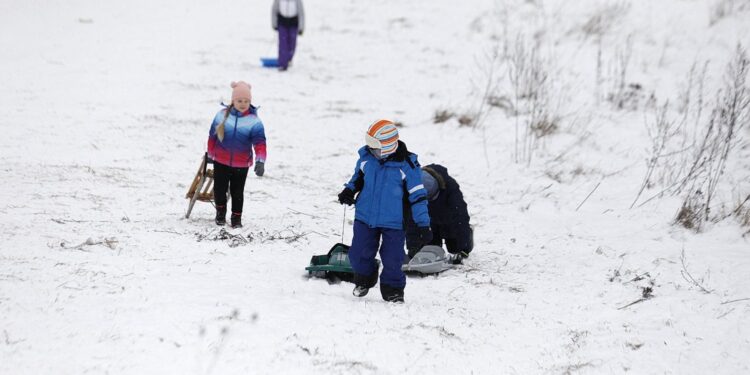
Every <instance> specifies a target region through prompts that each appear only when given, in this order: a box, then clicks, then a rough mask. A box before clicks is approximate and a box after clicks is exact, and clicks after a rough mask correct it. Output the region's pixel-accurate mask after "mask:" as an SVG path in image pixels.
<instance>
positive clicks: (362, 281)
mask: <svg viewBox="0 0 750 375" xmlns="http://www.w3.org/2000/svg"><path fill="white" fill-rule="evenodd" d="M379 271H380V264H378V268H376V269H375V272H373V273H372V275H368V276H364V275H360V274H358V273H355V274H354V280H353V281H354V290H353V291H352V294H353V295H355V296H357V297H364V296H366V295H367V292H368V291H370V288H372V287H374V286H375V284H377V283H378V273H379Z"/></svg>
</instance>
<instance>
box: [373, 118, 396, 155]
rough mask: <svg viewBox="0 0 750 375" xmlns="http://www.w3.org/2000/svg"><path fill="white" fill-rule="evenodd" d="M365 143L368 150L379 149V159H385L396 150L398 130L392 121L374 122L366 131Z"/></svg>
mask: <svg viewBox="0 0 750 375" xmlns="http://www.w3.org/2000/svg"><path fill="white" fill-rule="evenodd" d="M365 142H366V143H367V145H368V146H370V148H376V149H380V155H381V157H386V156H388V155H390V154H392V153H394V152H396V149H397V148H398V128H396V125H395V124H394V123H393V121H389V120H378V121H375V122H373V123H372V125H370V127H369V128H368V129H367V134H366V135H365Z"/></svg>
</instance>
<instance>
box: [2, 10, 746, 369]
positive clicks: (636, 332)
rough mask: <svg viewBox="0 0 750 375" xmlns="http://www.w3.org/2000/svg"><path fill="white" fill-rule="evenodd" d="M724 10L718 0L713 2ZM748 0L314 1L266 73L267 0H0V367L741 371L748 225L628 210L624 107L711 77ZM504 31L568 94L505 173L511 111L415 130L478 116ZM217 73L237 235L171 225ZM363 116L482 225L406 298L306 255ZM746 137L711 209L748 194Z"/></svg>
mask: <svg viewBox="0 0 750 375" xmlns="http://www.w3.org/2000/svg"><path fill="white" fill-rule="evenodd" d="M709 3H710V4H709ZM722 3H731V4H734V5H733V8H732V11H731V12H728V13H727V14H726V16H724V17H721V18H717V17H716V16H715V14H716V10H717V9H719V8H717V4H722ZM747 8H748V7H747V6H746V5H745V3H743V2H741V1H734V2H726V1H724V2H700V1H685V0H669V1H660V2H636V1H631V2H623V1H617V2H614V1H593V0H591V1H582V2H576V3H575V5H573V4H572V3H571V2H564V1H537V2H527V1H495V2H493V1H488V0H482V1H474V2H470V3H466V4H457V3H455V2H449V1H444V0H438V1H429V2H428V1H412V2H402V1H395V0H386V1H378V2H371V1H364V0H352V1H345V2H326V1H308V2H306V11H307V17H308V30H307V31H306V33H305V35H304V36H303V37H302V38H301V39H300V41H299V47H298V54H297V56H296V57H295V63H294V66H293V67H292V68H291V69H290V70H289V71H288V72H285V73H279V72H276V71H273V70H266V69H263V68H261V67H259V64H258V57H261V56H272V55H274V54H275V53H274V49H275V37H274V35H273V33H272V32H271V29H270V19H269V10H270V2H261V1H250V2H238V1H234V0H220V1H216V2H200V1H173V0H164V1H161V2H156V3H155V2H149V1H142V0H136V1H131V2H127V3H115V2H109V1H105V2H94V1H88V0H74V1H68V2H62V1H51V2H50V1H46V2H42V1H38V0H33V1H27V2H23V3H18V2H16V3H10V2H6V3H2V4H0V21H2V22H0V56H2V58H0V81H1V82H2V83H3V84H2V88H0V103H2V104H0V128H1V129H2V133H3V137H0V155H1V156H2V161H3V163H2V166H1V167H0V176H2V177H3V181H4V182H5V183H4V184H3V185H2V187H0V224H1V225H2V231H1V232H0V233H2V241H0V373H3V374H5V373H8V374H41V373H50V374H52V373H54V374H78V373H118V374H119V373H128V374H143V373H180V374H184V373H191V374H208V373H213V374H233V373H321V374H322V373H326V374H330V373H363V374H370V373H372V374H375V373H377V374H397V373H415V374H421V373H438V374H443V373H445V374H448V373H480V374H485V373H511V374H534V373H544V374H547V373H549V374H561V373H582V374H583V373H589V374H599V373H626V372H628V373H636V374H651V373H675V374H688V373H695V374H698V373H721V374H737V373H746V372H748V371H750V360H748V359H747V355H746V353H748V352H750V339H748V337H750V301H749V300H747V298H750V280H748V278H747V273H748V270H750V251H749V249H750V246H748V243H747V236H745V237H743V236H742V233H743V232H744V231H747V228H746V227H744V228H742V227H740V226H739V225H738V223H737V222H736V221H734V220H732V219H728V220H724V221H722V222H719V223H718V224H713V225H710V226H709V227H708V228H707V229H706V230H704V231H703V233H700V234H696V233H694V232H692V231H689V230H685V229H682V228H680V227H676V226H673V225H671V224H670V223H671V221H672V219H673V218H674V215H675V213H676V212H677V209H678V208H679V207H680V204H681V201H680V199H679V198H678V197H671V196H665V197H662V198H657V199H654V200H652V201H650V202H648V203H647V204H644V205H639V206H637V207H634V208H633V209H629V207H630V205H631V203H632V202H633V200H634V198H635V197H636V195H637V193H638V190H639V187H640V184H641V181H642V179H643V176H644V174H645V173H646V167H645V162H644V160H646V158H648V156H649V154H648V147H649V138H648V134H647V131H646V126H645V125H644V123H645V121H646V120H645V119H647V118H651V117H652V113H653V108H655V107H657V106H658V105H659V104H660V103H663V102H664V101H665V100H668V99H670V100H672V101H673V102H676V101H677V100H678V99H677V98H678V97H679V93H680V90H682V89H683V88H684V85H685V81H686V79H685V77H686V75H687V73H688V72H689V70H690V67H691V66H692V64H693V63H694V62H696V61H697V62H698V64H702V63H703V62H705V61H709V62H710V64H709V68H708V70H707V79H706V86H707V87H706V92H707V93H708V92H714V91H715V90H716V89H717V88H719V87H720V84H721V74H722V72H723V70H724V67H725V65H726V63H727V62H728V61H729V60H730V59H731V58H732V56H733V53H734V51H735V47H736V45H737V43H742V44H743V45H744V46H748V45H750V38H748V35H750V22H748V21H747V15H748V14H749V12H748V11H750V9H747ZM517 40H526V41H529V43H530V44H534V43H537V45H539V46H540V51H543V53H544V56H549V62H550V63H553V64H551V65H552V67H551V68H550V71H551V72H552V74H551V81H552V82H553V83H554V84H555V89H554V91H552V90H550V92H551V93H552V92H553V93H554V94H555V97H556V98H559V99H560V101H561V103H562V104H561V105H560V111H559V114H560V117H561V120H560V129H559V131H558V132H556V133H555V134H552V135H550V136H547V137H544V138H543V139H542V140H541V141H540V143H539V145H538V147H537V148H536V149H535V151H534V154H533V157H532V158H531V161H530V162H529V163H528V164H527V163H516V162H514V156H516V154H515V153H514V150H515V148H516V143H515V138H514V130H515V124H516V120H517V118H516V117H514V116H512V115H509V114H508V113H509V112H508V111H507V110H505V111H504V110H502V109H493V110H492V111H490V112H485V113H486V116H485V117H484V118H483V119H484V120H483V123H482V124H481V126H478V127H476V128H471V127H464V126H460V125H459V123H458V121H457V118H456V117H454V118H452V119H450V120H448V121H447V122H444V123H440V124H434V123H433V117H434V115H435V113H436V111H438V110H446V111H449V112H452V113H455V114H456V115H460V114H464V113H471V111H476V110H477V108H478V105H479V104H478V103H479V102H480V101H481V96H482V88H483V87H484V84H485V83H486V81H487V79H488V78H487V77H488V76H487V71H488V67H489V66H490V65H488V57H487V56H488V55H487V54H488V53H489V51H491V49H492V48H494V47H498V48H500V49H503V48H506V51H507V50H509V49H508V48H510V50H512V48H513V47H514V46H517V44H514V41H517ZM628 45H630V47H629V48H628ZM627 51H629V54H630V56H631V57H630V60H629V70H628V74H627V80H626V81H625V82H626V83H627V84H628V85H630V84H638V85H639V86H640V87H641V89H638V90H635V92H634V93H633V96H632V97H629V101H628V105H629V106H631V107H628V108H623V109H616V108H613V105H612V102H611V101H609V100H607V94H608V93H610V91H611V89H612V88H613V87H614V86H613V85H615V83H616V80H617V72H618V62H622V58H621V57H619V56H622V54H623V53H626V52H627ZM597 61H599V63H597ZM497 74H505V73H502V72H500V73H497ZM238 79H244V80H247V81H248V82H251V83H252V85H253V95H254V102H255V103H256V104H257V105H260V106H261V109H260V117H261V118H262V119H263V121H264V123H265V126H266V130H267V136H268V147H269V157H268V164H267V174H266V176H264V177H263V178H256V177H254V176H251V177H249V178H248V182H247V185H246V192H245V218H244V222H245V224H246V225H245V227H244V228H242V229H241V230H231V231H230V232H231V234H233V235H239V236H242V237H244V238H246V239H249V238H252V240H248V242H247V243H233V242H232V241H231V240H226V239H224V240H223V239H221V236H220V234H219V229H218V228H216V226H215V225H213V221H212V217H213V212H212V207H211V206H210V205H207V204H201V203H199V204H197V205H196V208H195V209H194V211H193V214H192V216H191V218H190V219H188V220H186V219H184V218H183V217H184V214H185V211H186V208H187V201H186V200H185V199H184V194H185V191H186V190H187V185H188V184H189V182H190V181H191V179H192V178H193V175H194V173H195V170H196V168H197V167H198V162H199V158H200V157H201V155H202V153H203V151H204V149H205V141H206V135H207V131H208V126H209V124H210V120H211V118H212V116H213V114H214V113H215V112H216V111H217V110H218V108H219V107H218V104H219V102H220V101H222V100H227V99H228V96H229V94H230V89H229V82H230V81H232V80H238ZM501 81H502V80H501ZM615 86H616V85H615ZM628 87H631V86H628ZM501 91H502V90H501ZM651 97H653V98H654V99H650V98H651ZM508 98H510V99H508ZM508 98H505V99H508V100H511V101H512V95H511V96H508ZM634 98H635V99H634ZM563 99H564V100H563ZM636 99H637V100H636ZM649 102H651V104H649ZM649 106H650V107H649ZM626 107H627V106H626ZM485 111H487V109H486V107H485ZM649 116H651V117H649ZM378 118H390V119H393V120H396V121H399V122H401V123H402V124H403V127H402V128H401V129H400V134H401V139H403V140H404V141H405V142H406V143H407V144H408V145H409V148H410V149H411V150H413V151H414V152H415V153H417V154H418V155H419V157H420V161H421V162H422V163H423V164H427V163H432V162H436V163H441V164H444V165H445V166H447V167H448V168H449V170H450V171H451V173H452V174H453V175H455V177H456V179H457V180H458V181H459V183H460V184H461V186H462V189H463V190H464V193H465V196H466V197H467V201H468V204H469V209H470V213H471V214H472V222H473V223H474V225H475V231H476V239H475V242H476V250H475V252H474V253H472V256H471V257H470V258H469V259H468V260H467V261H466V262H465V264H464V265H463V266H460V267H457V268H456V269H454V270H450V271H447V272H445V273H442V274H440V275H438V276H430V277H424V278H420V277H410V278H409V279H408V281H407V287H406V303H405V304H403V305H389V304H386V303H384V302H383V301H382V300H381V299H380V297H379V295H378V293H371V294H370V295H368V296H367V297H366V298H364V299H356V298H355V297H353V296H352V295H351V288H352V285H351V284H347V283H341V284H334V285H328V284H327V283H326V282H325V281H323V280H319V279H308V278H307V277H306V276H305V273H304V272H303V270H304V267H305V265H306V264H307V262H308V261H309V259H310V257H311V256H312V255H316V254H321V253H324V252H326V251H327V250H328V249H329V248H330V247H331V246H332V245H333V244H334V243H336V242H339V241H341V236H342V233H341V231H342V221H344V220H345V230H344V233H343V238H344V242H346V243H349V242H350V241H351V220H352V218H353V212H352V210H351V209H349V210H346V211H345V210H344V208H342V207H341V206H340V205H338V204H337V203H336V201H335V196H336V194H337V193H338V191H339V190H340V189H341V184H343V183H344V182H345V181H346V179H347V178H348V177H349V174H350V173H351V171H352V168H353V167H354V162H355V161H356V149H357V148H358V147H359V146H360V145H361V144H362V133H363V132H364V131H365V130H366V127H367V126H368V125H369V124H370V123H371V122H372V121H374V120H375V119H378ZM741 136H742V137H743V141H742V142H741V143H740V144H739V146H738V147H737V149H736V154H733V155H735V156H734V158H733V159H731V160H730V164H729V167H728V171H727V176H728V177H727V181H726V183H725V185H723V190H721V194H722V198H723V199H725V200H726V201H727V202H731V201H732V199H733V194H736V195H741V196H744V195H747V194H748V192H750V173H748V172H749V171H750V166H749V165H748V164H747V160H750V159H748V152H749V150H750V148H748V143H747V140H748V139H750V133H749V132H748V128H745V129H744V130H743V133H742V135H741ZM658 191H659V188H658V187H653V188H651V189H649V190H647V191H646V194H644V196H643V198H642V199H641V200H640V202H643V201H645V200H646V199H647V198H648V197H651V196H654V195H655V194H656V193H658ZM640 202H639V203H640ZM344 215H345V217H344ZM642 298H643V301H641V302H638V303H636V304H633V305H629V304H631V303H633V302H636V301H639V300H641V299H642ZM743 353H745V354H743Z"/></svg>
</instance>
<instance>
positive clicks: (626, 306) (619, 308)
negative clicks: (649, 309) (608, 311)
mask: <svg viewBox="0 0 750 375" xmlns="http://www.w3.org/2000/svg"><path fill="white" fill-rule="evenodd" d="M647 299H648V298H639V299H637V300H635V301H633V302H630V303H629V304H627V305H625V306H622V307H618V308H617V309H618V310H622V309H625V308H628V307H630V306H633V305H635V304H636V303H641V302H643V301H645V300H647Z"/></svg>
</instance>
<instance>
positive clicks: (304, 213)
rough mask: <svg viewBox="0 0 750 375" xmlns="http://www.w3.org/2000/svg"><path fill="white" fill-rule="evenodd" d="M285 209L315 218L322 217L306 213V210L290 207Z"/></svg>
mask: <svg viewBox="0 0 750 375" xmlns="http://www.w3.org/2000/svg"><path fill="white" fill-rule="evenodd" d="M287 210H289V211H292V212H294V213H296V214H300V215H307V216H310V217H312V218H315V219H323V218H322V217H320V216H315V215H313V214H308V213H306V212H302V211H297V210H295V209H291V208H289V207H287Z"/></svg>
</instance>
